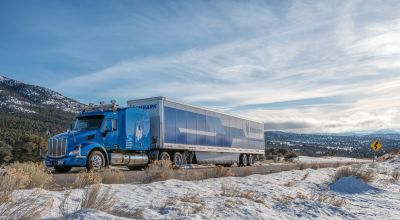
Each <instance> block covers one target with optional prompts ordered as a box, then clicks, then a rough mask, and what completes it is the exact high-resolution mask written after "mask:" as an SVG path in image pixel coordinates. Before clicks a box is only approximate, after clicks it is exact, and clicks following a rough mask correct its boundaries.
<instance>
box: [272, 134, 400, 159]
mask: <svg viewBox="0 0 400 220" xmlns="http://www.w3.org/2000/svg"><path fill="white" fill-rule="evenodd" d="M375 139H379V140H380V141H381V142H382V144H383V148H382V150H381V151H380V152H379V154H383V153H385V152H388V151H391V150H393V149H395V148H399V147H400V133H398V132H396V131H393V130H379V131H376V132H366V133H364V134H361V133H353V134H351V133H342V134H298V133H288V132H282V131H266V132H265V142H266V148H267V149H271V148H274V149H288V150H293V151H297V152H299V153H300V154H303V155H308V156H321V155H335V156H350V157H370V156H371V155H372V154H373V152H372V151H371V149H370V143H371V142H372V141H373V140H375Z"/></svg>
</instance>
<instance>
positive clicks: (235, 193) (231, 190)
mask: <svg viewBox="0 0 400 220" xmlns="http://www.w3.org/2000/svg"><path fill="white" fill-rule="evenodd" d="M221 195H222V196H226V197H237V198H245V199H248V200H250V201H253V202H256V203H261V204H265V201H264V198H263V197H262V196H261V195H260V194H259V193H258V192H256V191H251V190H245V189H241V188H240V187H239V186H237V185H234V184H221Z"/></svg>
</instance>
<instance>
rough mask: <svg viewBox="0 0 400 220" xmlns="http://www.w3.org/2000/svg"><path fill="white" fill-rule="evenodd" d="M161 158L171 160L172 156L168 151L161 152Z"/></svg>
mask: <svg viewBox="0 0 400 220" xmlns="http://www.w3.org/2000/svg"><path fill="white" fill-rule="evenodd" d="M158 158H159V160H169V161H170V160H171V157H170V156H169V153H168V152H165V151H164V152H161V154H160V156H159V157H158Z"/></svg>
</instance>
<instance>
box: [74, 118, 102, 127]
mask: <svg viewBox="0 0 400 220" xmlns="http://www.w3.org/2000/svg"><path fill="white" fill-rule="evenodd" d="M103 118H104V116H103V115H94V116H84V117H79V118H77V119H76V122H75V127H74V130H77V131H88V130H96V129H99V128H100V126H101V123H102V122H103Z"/></svg>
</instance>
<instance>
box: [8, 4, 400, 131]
mask: <svg viewBox="0 0 400 220" xmlns="http://www.w3.org/2000/svg"><path fill="white" fill-rule="evenodd" d="M399 11H400V1H355V0H354V1H227V0H222V1H122V0H121V1H78V0H72V1H6V0H5V1H0V75H5V76H8V77H11V78H15V79H18V80H21V81H24V82H27V83H31V84H38V85H41V86H45V87H49V88H51V89H54V90H56V91H58V92H60V93H62V94H64V95H66V96H68V97H71V98H74V99H76V100H79V101H82V102H86V103H88V102H96V101H99V100H111V99H117V100H118V101H119V102H120V103H125V102H126V100H128V99H134V98H143V97H150V96H159V95H163V96H167V97H170V98H173V99H177V100H180V101H184V102H188V103H192V104H196V105H202V106H207V107H211V108H216V109H219V110H222V111H226V112H230V113H235V114H239V115H244V116H247V117H250V118H254V119H258V120H261V121H265V122H266V127H267V129H282V130H289V131H298V132H342V131H369V130H377V129H382V128H391V129H400V108H399V107H400V104H399V100H400V71H399V70H400V13H399Z"/></svg>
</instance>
